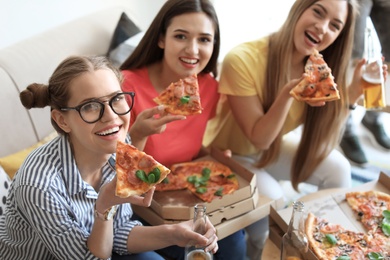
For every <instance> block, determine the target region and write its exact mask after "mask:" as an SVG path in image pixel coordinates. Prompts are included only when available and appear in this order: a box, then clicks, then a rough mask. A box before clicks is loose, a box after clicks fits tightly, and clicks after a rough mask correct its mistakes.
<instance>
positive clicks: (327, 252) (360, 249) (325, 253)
mask: <svg viewBox="0 0 390 260" xmlns="http://www.w3.org/2000/svg"><path fill="white" fill-rule="evenodd" d="M305 232H306V236H307V240H308V242H309V248H310V249H311V250H312V252H313V253H314V254H315V255H316V256H317V258H318V259H320V260H328V259H366V258H365V255H366V252H367V251H368V244H369V243H368V239H367V236H366V234H364V233H362V232H354V231H350V230H347V229H345V228H343V227H342V226H341V225H339V224H333V223H330V222H329V221H327V220H326V219H324V218H320V217H317V216H315V215H314V214H312V213H309V214H308V216H307V218H306V221H305Z"/></svg>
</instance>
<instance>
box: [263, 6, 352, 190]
mask: <svg viewBox="0 0 390 260" xmlns="http://www.w3.org/2000/svg"><path fill="white" fill-rule="evenodd" d="M317 1H318V0H296V1H295V3H294V5H293V6H292V8H291V10H290V13H289V15H288V17H287V20H286V21H285V22H284V24H283V25H282V27H281V29H280V30H279V31H277V32H275V33H273V34H272V35H271V36H270V40H269V54H268V61H267V71H266V77H265V86H266V91H265V99H264V103H263V106H264V110H265V112H266V111H268V109H269V108H270V107H271V105H272V103H273V102H274V100H275V98H276V96H277V95H278V93H279V91H280V90H281V88H282V87H283V86H284V85H285V84H286V83H287V82H288V81H289V80H291V76H290V75H291V67H289V66H286V64H291V61H292V53H293V49H294V42H293V38H294V28H295V26H296V24H297V21H298V20H299V18H300V17H301V15H302V13H303V12H304V11H305V10H306V9H308V8H309V7H310V6H312V5H313V4H314V3H315V2H317ZM340 1H347V2H348V17H347V20H346V23H345V26H344V28H343V29H342V31H341V33H340V35H339V36H338V37H337V39H336V40H335V41H334V42H333V43H332V44H331V45H330V46H329V47H327V48H326V49H325V50H323V51H322V52H321V54H322V55H323V56H324V59H325V61H326V62H327V64H328V65H329V67H330V68H331V69H332V73H333V75H334V77H335V82H337V85H338V88H339V91H340V96H341V99H340V100H338V101H334V102H328V103H327V104H326V105H325V106H324V107H311V106H308V105H306V106H305V110H304V122H303V123H304V128H303V133H302V137H301V141H300V144H299V146H298V150H297V153H296V154H295V157H294V160H293V163H292V165H291V182H292V185H293V187H294V189H296V190H297V189H298V184H299V183H301V182H303V181H305V180H307V179H308V178H309V177H310V176H311V174H312V173H313V171H314V170H315V168H316V167H317V166H318V165H319V164H320V163H321V162H322V161H323V159H324V158H325V157H326V156H328V155H329V153H330V152H331V150H332V149H334V148H335V147H336V145H337V144H338V142H339V138H340V133H341V130H342V128H343V126H344V121H345V118H346V115H347V109H346V107H347V102H348V95H347V68H348V63H349V60H350V57H351V52H352V45H353V34H354V27H355V17H356V13H357V8H358V5H357V3H356V0H340ZM281 142H282V133H279V135H278V137H277V138H276V139H275V141H274V142H273V143H272V145H271V147H270V148H269V149H268V150H267V151H264V152H263V154H262V157H261V158H260V160H259V162H258V166H259V167H264V166H266V165H268V164H270V163H272V162H273V161H275V160H276V158H277V157H278V155H279V151H280V146H281Z"/></svg>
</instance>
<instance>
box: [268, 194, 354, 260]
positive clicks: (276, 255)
mask: <svg viewBox="0 0 390 260" xmlns="http://www.w3.org/2000/svg"><path fill="white" fill-rule="evenodd" d="M342 190H347V189H346V188H334V189H326V190H320V191H317V192H314V193H311V194H307V195H305V196H303V197H301V198H300V199H299V200H301V201H303V202H305V201H309V200H315V199H318V198H321V197H323V196H327V195H331V194H334V193H338V192H341V191H342ZM261 259H264V260H279V259H280V250H279V248H278V247H277V246H276V245H275V243H274V242H272V241H271V240H270V239H267V240H266V242H265V244H264V248H263V252H262V254H261Z"/></svg>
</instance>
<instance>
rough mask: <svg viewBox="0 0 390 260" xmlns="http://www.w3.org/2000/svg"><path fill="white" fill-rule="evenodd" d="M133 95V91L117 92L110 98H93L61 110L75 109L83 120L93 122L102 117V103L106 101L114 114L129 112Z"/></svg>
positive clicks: (103, 107)
mask: <svg viewBox="0 0 390 260" xmlns="http://www.w3.org/2000/svg"><path fill="white" fill-rule="evenodd" d="M134 96H135V93H134V92H123V93H118V94H116V95H115V96H113V97H112V98H110V100H106V101H100V100H97V99H93V100H90V101H87V102H85V103H83V104H80V105H78V106H75V107H63V108H61V111H69V110H76V111H77V112H79V115H80V117H81V119H83V120H84V122H86V123H88V124H93V123H95V122H97V121H99V120H100V119H101V118H102V116H103V114H104V109H105V107H106V105H105V104H104V103H107V102H108V105H109V106H110V107H111V109H112V111H114V113H115V114H117V115H125V114H127V113H129V112H130V111H131V109H132V108H133V104H134Z"/></svg>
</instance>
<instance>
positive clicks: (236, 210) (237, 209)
mask: <svg viewBox="0 0 390 260" xmlns="http://www.w3.org/2000/svg"><path fill="white" fill-rule="evenodd" d="M254 196H257V197H258V198H257V199H255V198H253V200H256V201H257V203H256V205H255V208H254V209H252V210H249V211H246V210H244V211H246V212H245V213H242V211H243V209H242V207H248V205H246V204H249V203H252V199H246V200H243V201H240V202H237V203H235V204H232V205H229V206H227V207H224V208H221V209H218V210H216V211H213V212H208V213H207V215H208V217H209V219H210V221H211V223H213V224H214V226H215V228H216V230H217V236H218V238H219V239H223V238H225V237H227V236H229V235H231V234H233V233H234V232H236V231H238V230H240V229H242V228H245V227H246V226H249V225H250V224H252V223H254V222H256V221H257V220H260V219H261V218H263V217H265V216H267V215H268V214H269V211H270V207H271V206H274V207H277V205H278V204H280V203H283V200H282V199H280V200H276V201H275V200H272V199H270V198H268V197H266V196H264V195H258V194H257V192H255V193H254ZM132 207H133V210H134V212H136V213H137V215H138V216H140V217H141V218H143V219H144V220H146V221H147V222H148V223H150V224H151V225H162V224H174V223H179V222H181V221H184V220H188V219H183V220H175V219H163V218H162V217H161V216H160V215H159V214H157V213H156V212H154V211H153V210H152V209H150V208H145V207H141V206H136V205H133V206H132Z"/></svg>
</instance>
